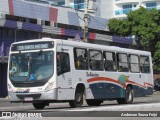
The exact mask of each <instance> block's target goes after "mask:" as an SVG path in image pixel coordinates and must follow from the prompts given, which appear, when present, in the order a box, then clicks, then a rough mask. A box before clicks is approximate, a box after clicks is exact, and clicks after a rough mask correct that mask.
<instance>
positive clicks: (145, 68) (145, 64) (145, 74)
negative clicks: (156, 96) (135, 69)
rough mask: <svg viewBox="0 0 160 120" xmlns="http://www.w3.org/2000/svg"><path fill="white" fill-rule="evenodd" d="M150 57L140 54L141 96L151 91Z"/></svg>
mask: <svg viewBox="0 0 160 120" xmlns="http://www.w3.org/2000/svg"><path fill="white" fill-rule="evenodd" d="M150 63H151V59H149V57H148V56H140V69H141V79H142V82H143V83H142V85H143V89H142V91H141V93H142V96H145V95H150V94H152V93H153V90H152V88H151V87H152V86H151V85H153V76H152V71H151V65H150Z"/></svg>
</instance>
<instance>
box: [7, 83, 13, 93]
mask: <svg viewBox="0 0 160 120" xmlns="http://www.w3.org/2000/svg"><path fill="white" fill-rule="evenodd" d="M8 91H9V92H13V91H14V90H13V89H12V87H11V85H10V84H8Z"/></svg>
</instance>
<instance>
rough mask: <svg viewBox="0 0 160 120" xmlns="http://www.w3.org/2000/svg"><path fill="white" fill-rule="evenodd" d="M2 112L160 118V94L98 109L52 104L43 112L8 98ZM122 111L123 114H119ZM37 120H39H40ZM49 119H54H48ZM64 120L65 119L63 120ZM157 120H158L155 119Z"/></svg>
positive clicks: (111, 102) (2, 100) (104, 105)
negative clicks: (129, 115)
mask: <svg viewBox="0 0 160 120" xmlns="http://www.w3.org/2000/svg"><path fill="white" fill-rule="evenodd" d="M0 106H1V107H0V111H3V112H4V111H12V112H13V111H18V112H31V113H37V112H40V113H41V114H42V116H50V117H54V119H55V118H56V119H59V120H60V119H62V118H61V117H64V118H66V119H65V120H68V119H73V117H76V119H78V117H81V116H83V118H85V117H87V118H85V119H87V120H90V117H93V118H92V120H97V117H98V119H100V120H104V119H106V117H107V118H110V117H111V118H110V120H112V119H113V117H115V119H117V118H119V117H120V115H121V114H122V112H123V111H125V113H126V112H129V113H132V111H133V113H134V111H140V112H142V113H143V112H146V111H148V112H147V114H148V113H155V116H156V115H159V116H160V113H157V112H155V111H160V92H155V93H154V95H152V96H147V97H141V98H135V99H134V103H133V104H130V105H118V104H117V102H116V101H105V102H104V103H103V104H102V105H101V106H98V107H89V106H87V104H86V103H85V104H84V105H83V106H82V107H80V108H70V107H69V104H68V103H55V104H54V103H52V104H50V106H48V107H46V108H45V109H43V110H35V109H34V108H33V106H32V104H30V103H27V104H23V103H10V102H9V101H8V98H3V99H0ZM117 111H121V112H117ZM122 118H123V119H122ZM124 118H125V119H127V118H126V117H121V118H120V119H122V120H124ZM38 119H39V118H38ZM38 119H37V120H38ZM47 119H53V118H49V117H47ZM133 119H134V117H131V118H130V120H133ZM62 120H63V119H62ZM155 120H158V119H157V118H155Z"/></svg>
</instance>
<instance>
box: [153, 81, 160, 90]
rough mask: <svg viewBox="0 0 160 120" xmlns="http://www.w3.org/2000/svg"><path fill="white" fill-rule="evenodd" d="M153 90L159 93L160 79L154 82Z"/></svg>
mask: <svg viewBox="0 0 160 120" xmlns="http://www.w3.org/2000/svg"><path fill="white" fill-rule="evenodd" d="M154 90H155V91H160V78H158V79H156V80H155V81H154Z"/></svg>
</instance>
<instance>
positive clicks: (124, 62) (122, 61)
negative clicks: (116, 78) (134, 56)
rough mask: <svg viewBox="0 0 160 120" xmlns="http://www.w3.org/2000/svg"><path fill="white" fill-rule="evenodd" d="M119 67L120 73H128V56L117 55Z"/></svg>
mask: <svg viewBox="0 0 160 120" xmlns="http://www.w3.org/2000/svg"><path fill="white" fill-rule="evenodd" d="M117 65H118V70H119V71H120V72H128V59H127V54H124V53H119V54H117Z"/></svg>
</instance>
